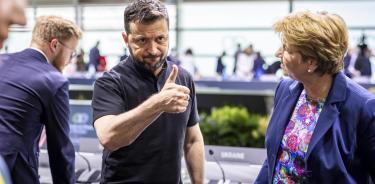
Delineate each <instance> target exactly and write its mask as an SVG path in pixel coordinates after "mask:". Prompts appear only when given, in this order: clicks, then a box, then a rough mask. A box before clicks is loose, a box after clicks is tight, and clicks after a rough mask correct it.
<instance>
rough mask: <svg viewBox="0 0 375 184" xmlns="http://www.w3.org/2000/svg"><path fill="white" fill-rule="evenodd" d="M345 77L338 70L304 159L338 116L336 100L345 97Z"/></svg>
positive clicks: (340, 100)
mask: <svg viewBox="0 0 375 184" xmlns="http://www.w3.org/2000/svg"><path fill="white" fill-rule="evenodd" d="M346 86H347V82H346V77H345V75H344V74H343V73H342V72H340V73H338V74H337V75H336V76H335V77H334V80H333V83H332V87H331V90H330V92H329V94H328V97H327V101H326V102H325V104H324V106H323V110H322V112H321V113H320V115H319V119H318V122H317V124H316V127H315V130H314V133H313V135H312V137H311V140H310V144H309V147H308V148H307V153H306V156H305V161H306V160H307V159H308V158H309V156H310V154H311V152H312V151H313V150H314V147H315V146H316V145H317V143H318V142H319V141H320V140H321V139H322V137H323V136H324V135H325V134H326V132H327V131H328V130H329V128H330V127H331V126H332V125H333V123H334V122H335V121H336V119H337V118H338V116H339V109H338V102H342V101H344V100H345V98H346Z"/></svg>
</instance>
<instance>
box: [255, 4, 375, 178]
mask: <svg viewBox="0 0 375 184" xmlns="http://www.w3.org/2000/svg"><path fill="white" fill-rule="evenodd" d="M273 28H274V30H275V31H276V32H278V33H280V36H281V42H282V45H283V46H282V47H281V48H280V49H279V50H278V51H277V52H276V56H277V57H279V58H280V59H281V63H282V65H281V66H282V68H283V69H284V70H287V71H286V73H287V74H288V75H289V77H290V79H285V80H282V81H281V82H280V83H279V85H278V87H277V89H276V93H275V101H274V108H273V113H272V117H271V119H270V122H269V126H268V128H267V133H266V148H267V159H266V161H265V162H264V164H263V167H262V169H261V171H260V173H259V175H258V178H257V180H256V182H255V183H369V180H370V178H372V180H375V157H374V155H375V97H374V95H373V94H371V93H369V92H368V91H367V90H366V89H364V88H363V87H361V86H360V85H358V84H357V83H355V82H353V81H352V80H351V79H349V78H347V77H346V76H345V74H344V73H343V72H342V69H343V57H344V54H345V53H346V51H347V49H348V30H347V26H346V24H345V22H344V20H343V19H342V18H341V17H340V16H338V15H336V14H330V13H327V12H321V13H312V12H308V11H303V12H296V13H292V14H289V15H288V16H286V17H284V18H283V19H281V20H279V21H278V22H276V23H275V24H274V26H273Z"/></svg>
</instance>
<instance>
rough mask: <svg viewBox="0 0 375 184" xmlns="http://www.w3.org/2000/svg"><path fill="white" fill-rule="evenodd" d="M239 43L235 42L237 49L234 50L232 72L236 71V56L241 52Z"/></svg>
mask: <svg viewBox="0 0 375 184" xmlns="http://www.w3.org/2000/svg"><path fill="white" fill-rule="evenodd" d="M242 52H243V51H242V49H241V44H239V43H238V44H237V49H236V51H235V52H234V64H233V74H235V73H236V71H237V62H238V56H239V55H240V54H241V53H242Z"/></svg>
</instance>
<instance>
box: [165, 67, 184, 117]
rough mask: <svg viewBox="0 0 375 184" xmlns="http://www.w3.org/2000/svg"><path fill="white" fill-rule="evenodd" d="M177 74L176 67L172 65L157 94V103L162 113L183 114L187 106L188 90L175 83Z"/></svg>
mask: <svg viewBox="0 0 375 184" xmlns="http://www.w3.org/2000/svg"><path fill="white" fill-rule="evenodd" d="M177 74H178V68H177V66H176V65H173V66H172V71H171V73H170V74H169V76H168V78H167V80H166V81H165V84H164V86H163V89H162V90H161V91H160V92H159V102H160V103H161V104H160V105H161V106H162V107H163V111H164V112H170V113H179V112H184V111H185V110H186V108H187V105H188V104H189V99H190V90H189V88H187V87H185V86H182V85H178V84H176V83H175V82H176V78H177Z"/></svg>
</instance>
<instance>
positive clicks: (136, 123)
mask: <svg viewBox="0 0 375 184" xmlns="http://www.w3.org/2000/svg"><path fill="white" fill-rule="evenodd" d="M156 100H157V97H156V96H155V95H154V96H152V97H150V98H149V99H148V100H146V101H145V102H143V103H142V104H140V105H139V106H138V107H136V108H134V109H132V110H130V111H127V112H125V113H122V114H119V115H117V116H111V117H109V118H108V119H102V120H100V119H98V120H99V121H105V122H103V123H100V122H99V123H97V122H95V124H98V126H97V125H96V126H95V128H96V129H97V133H98V134H101V136H100V135H99V138H101V142H102V144H103V146H104V147H106V148H107V149H109V150H116V149H118V148H121V147H123V146H127V145H130V144H131V143H132V142H133V141H134V140H135V139H136V138H137V137H138V136H139V135H140V134H141V133H142V132H143V131H144V130H145V129H146V128H147V127H148V126H149V125H150V124H151V123H152V122H153V121H154V120H155V119H156V118H158V117H159V116H160V114H161V113H162V110H161V108H160V107H158V105H157V103H156ZM99 124H100V125H99ZM99 127H100V128H99ZM99 129H101V130H99ZM124 130H125V131H124ZM99 132H101V133H99Z"/></svg>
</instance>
